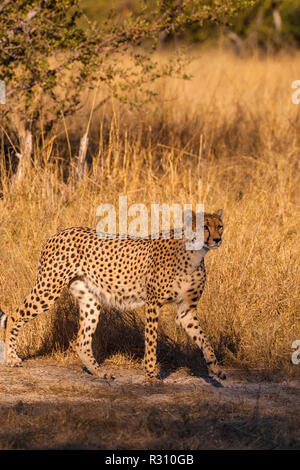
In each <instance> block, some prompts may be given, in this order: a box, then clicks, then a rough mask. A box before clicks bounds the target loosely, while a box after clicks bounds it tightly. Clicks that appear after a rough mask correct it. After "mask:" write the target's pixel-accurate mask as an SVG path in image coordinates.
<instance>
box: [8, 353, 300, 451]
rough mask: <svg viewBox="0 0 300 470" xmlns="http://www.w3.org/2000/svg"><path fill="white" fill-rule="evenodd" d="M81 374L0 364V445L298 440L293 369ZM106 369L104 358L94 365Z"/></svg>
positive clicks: (299, 380)
mask: <svg viewBox="0 0 300 470" xmlns="http://www.w3.org/2000/svg"><path fill="white" fill-rule="evenodd" d="M108 370H109V371H112V370H113V372H114V375H115V377H116V378H115V380H113V381H108V380H105V379H101V378H99V377H95V376H92V375H89V374H88V373H87V372H85V371H84V370H83V369H82V366H81V363H80V362H79V361H73V362H72V363H68V364H66V365H61V364H59V363H57V362H56V361H54V359H52V358H51V359H49V358H45V359H31V360H27V361H26V362H25V363H24V366H23V367H22V368H19V369H11V368H8V367H7V366H5V365H1V366H0V422H1V427H0V449H154V450H155V449H158V450H161V449H188V450H194V449H299V448H300V429H299V418H300V377H299V376H298V377H297V376H294V377H293V378H289V379H285V378H284V377H283V376H282V374H279V373H271V372H263V371H254V372H253V371H252V372H245V371H243V372H241V371H234V370H228V371H227V375H228V378H227V380H226V381H224V382H222V383H221V382H218V381H214V380H211V379H209V378H208V377H207V376H206V375H205V373H203V374H201V375H200V374H198V375H195V376H192V375H190V373H189V372H188V371H187V370H186V369H179V370H177V371H176V372H169V373H168V372H165V373H164V376H165V378H163V380H162V381H161V383H159V384H157V385H151V386H149V385H145V384H144V373H143V370H142V368H140V369H139V368H128V369H126V368H122V369H121V368H119V367H118V368H115V370H114V368H113V367H111V366H109V369H108V368H107V371H108ZM105 372H106V369H105V367H104V368H103V373H105Z"/></svg>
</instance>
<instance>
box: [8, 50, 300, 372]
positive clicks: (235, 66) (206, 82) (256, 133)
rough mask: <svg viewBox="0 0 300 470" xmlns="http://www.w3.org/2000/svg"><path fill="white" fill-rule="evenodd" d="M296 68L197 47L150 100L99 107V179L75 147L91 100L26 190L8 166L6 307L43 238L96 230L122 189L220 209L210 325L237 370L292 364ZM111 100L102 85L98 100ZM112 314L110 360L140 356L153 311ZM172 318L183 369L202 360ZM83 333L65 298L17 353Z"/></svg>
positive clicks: (289, 60)
mask: <svg viewBox="0 0 300 470" xmlns="http://www.w3.org/2000/svg"><path fill="white" fill-rule="evenodd" d="M299 63H300V56H299V54H295V55H294V56H288V55H282V56H277V57H276V58H264V59H263V60H262V59H260V58H258V57H255V56H253V57H249V58H244V59H240V58H237V57H234V56H232V55H230V54H228V53H225V52H222V51H216V50H214V51H205V52H201V55H200V54H199V52H198V53H195V59H194V60H193V61H192V63H191V64H190V71H191V73H192V74H193V79H192V80H191V81H180V80H175V79H170V78H169V79H168V80H167V81H164V82H161V83H159V84H157V85H156V86H157V87H158V88H159V91H160V94H159V96H158V97H157V99H155V100H154V101H153V102H152V103H151V104H150V105H147V106H145V107H143V109H141V110H139V109H137V110H132V109H128V108H126V107H125V106H123V105H120V104H118V103H116V102H115V101H113V100H109V101H107V102H106V103H105V104H104V105H103V106H102V107H100V108H99V109H98V110H97V111H95V112H94V114H93V118H92V122H91V128H90V147H89V162H90V168H89V173H88V174H87V176H86V177H85V179H84V180H83V181H82V182H81V183H80V184H79V185H78V184H77V185H76V182H75V180H74V178H73V174H74V171H73V169H74V164H75V161H76V160H75V154H76V151H77V150H76V145H78V137H79V136H80V135H82V134H83V133H84V132H85V127H86V125H87V122H88V119H89V116H90V111H91V103H92V101H93V100H92V98H91V99H87V100H86V105H85V107H84V109H83V111H80V112H79V113H78V115H77V116H75V117H73V118H72V119H71V120H70V121H67V122H66V123H64V124H65V125H64V126H63V127H62V129H61V130H60V133H59V132H58V131H57V135H54V136H53V138H52V140H51V141H50V143H48V144H47V143H46V144H45V145H44V146H41V145H35V147H34V148H35V150H34V166H33V168H32V171H31V174H30V175H28V176H27V177H26V178H25V180H24V181H23V183H21V184H20V185H19V186H18V187H15V188H13V189H12V188H11V187H10V185H9V179H8V176H7V173H6V171H4V169H3V168H2V171H1V182H2V198H1V200H0V205H1V212H0V217H1V225H0V227H1V245H0V255H1V261H2V265H1V271H0V276H1V277H0V279H1V283H0V286H1V287H0V298H1V307H2V308H3V309H4V310H5V311H7V312H12V311H13V309H14V308H15V307H16V306H17V305H18V304H19V303H20V302H21V300H23V298H24V296H25V295H27V293H28V291H29V290H30V288H31V287H32V285H33V282H34V279H35V276H36V268H37V263H38V259H39V255H40V251H41V248H42V245H43V243H44V241H45V240H46V239H47V238H48V237H49V236H51V235H52V234H54V233H55V232H57V231H58V230H60V229H62V228H65V227H69V226H76V225H84V226H85V225H86V226H95V224H96V208H97V207H98V205H99V204H101V203H103V202H110V203H114V204H116V206H117V205H118V196H119V195H125V194H126V195H127V196H128V204H131V203H135V202H140V203H145V204H146V205H147V206H148V207H150V204H151V203H157V202H160V203H163V202H165V203H169V204H172V203H175V202H177V203H182V204H183V203H194V204H196V203H204V204H205V208H206V210H207V211H208V212H210V211H213V210H215V209H218V208H223V209H224V211H225V224H226V230H225V233H224V242H223V245H222V247H221V248H220V249H219V250H217V251H214V252H212V253H209V254H208V255H207V258H206V265H207V270H208V282H207V285H206V288H205V292H204V294H203V297H202V299H201V301H200V303H199V307H198V316H199V319H200V322H201V324H202V326H203V329H204V330H205V332H206V334H207V336H208V337H209V338H210V340H211V342H212V345H213V347H214V348H215V350H216V351H217V355H218V357H219V358H220V360H222V361H223V363H224V364H225V366H227V367H230V366H233V367H251V368H268V369H274V368H288V367H289V365H290V362H291V361H290V357H291V352H292V350H291V344H292V341H293V340H295V339H299V338H300V310H299V307H300V302H299V298H300V296H299V286H300V283H299V278H300V277H299V254H300V253H299V246H300V245H299V240H298V234H299V188H300V172H299V159H298V155H299V149H300V138H299V132H298V129H299V124H300V114H299V107H297V106H296V105H293V104H292V102H291V93H292V91H293V90H292V89H291V83H292V81H293V80H295V79H296V78H297V70H298V68H299ZM103 98H105V95H104V94H103V92H102V91H101V92H99V93H98V95H97V96H96V104H97V102H100V101H101V100H102V99H103ZM76 139H77V140H76ZM109 315H110V316H109V320H107V319H106V320H105V319H104V320H103V324H102V327H99V328H98V332H97V343H96V344H97V346H96V349H97V351H98V350H99V349H101V347H100V345H102V350H101V354H100V353H99V354H100V356H101V357H102V355H104V356H107V355H108V356H109V355H112V358H113V357H114V355H115V357H118V358H119V357H120V354H121V355H122V354H123V355H125V356H126V357H129V358H130V356H131V355H132V356H131V357H135V358H138V359H139V360H140V359H141V357H142V354H143V312H142V311H141V312H138V314H137V319H136V320H133V318H134V317H133V316H132V314H128V315H126V316H125V317H124V319H123V320H122V319H120V316H119V315H118V313H115V315H114V314H112V313H110V314H109ZM173 317H174V311H173V309H172V308H171V307H170V308H164V309H163V312H162V315H161V318H160V327H161V349H160V351H161V354H160V358H161V361H162V362H164V361H167V362H168V361H169V363H170V362H172V360H173V359H174V358H175V356H176V361H177V359H178V355H177V353H178V351H179V352H180V353H181V354H182V356H181V359H180V358H179V359H178V361H179V362H178V361H177V362H178V364H180V361H181V363H182V364H183V363H184V361H185V359H184V358H185V357H190V356H193V357H194V359H195V360H196V357H198V355H197V354H196V353H195V354H196V355H194V350H193V347H191V346H190V345H188V344H187V339H186V338H185V336H184V334H183V333H181V332H178V331H177V330H176V328H175V326H174V322H173ZM76 328H77V307H76V306H75V304H74V303H72V301H71V300H70V299H69V297H68V296H64V298H63V299H62V300H61V301H60V303H59V304H58V305H57V306H56V307H55V309H54V310H53V311H52V312H51V314H49V313H48V314H46V315H43V316H41V317H40V318H37V319H35V320H34V321H33V322H30V323H29V324H27V325H26V327H25V328H24V330H23V333H22V335H21V339H20V346H19V349H20V353H21V354H23V355H28V354H37V353H45V352H49V351H51V350H53V348H55V349H56V350H59V351H60V350H65V349H67V348H68V347H69V343H70V344H71V346H72V345H73V339H74V335H75V334H76ZM71 350H72V347H71V348H69V350H68V351H69V352H70V351H71ZM175 353H176V354H175ZM67 354H68V352H67ZM70 354H71V353H70ZM177 362H176V363H177ZM170 365H171V364H170ZM294 367H295V366H294Z"/></svg>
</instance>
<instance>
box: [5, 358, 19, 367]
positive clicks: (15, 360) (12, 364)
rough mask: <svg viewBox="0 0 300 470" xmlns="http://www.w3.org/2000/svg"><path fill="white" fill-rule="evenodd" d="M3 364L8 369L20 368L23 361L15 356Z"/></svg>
mask: <svg viewBox="0 0 300 470" xmlns="http://www.w3.org/2000/svg"><path fill="white" fill-rule="evenodd" d="M5 364H6V365H7V366H9V367H22V366H23V361H22V359H21V358H20V357H18V356H16V357H11V358H7V360H6V363H5Z"/></svg>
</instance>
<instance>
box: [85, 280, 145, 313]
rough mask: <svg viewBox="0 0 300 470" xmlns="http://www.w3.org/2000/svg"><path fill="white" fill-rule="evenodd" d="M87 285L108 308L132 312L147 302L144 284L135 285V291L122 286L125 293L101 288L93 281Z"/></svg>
mask: <svg viewBox="0 0 300 470" xmlns="http://www.w3.org/2000/svg"><path fill="white" fill-rule="evenodd" d="M87 285H88V287H89V289H90V290H91V291H92V292H93V294H94V295H95V296H96V297H97V298H98V300H99V302H100V304H101V305H103V306H106V307H110V308H117V309H119V310H131V309H135V308H138V307H141V306H142V305H144V303H145V301H146V288H145V286H143V285H142V284H140V285H135V286H134V289H133V288H132V287H130V286H122V288H123V290H124V292H121V288H118V289H115V288H110V287H108V286H106V285H102V286H101V287H100V286H97V285H95V284H94V283H93V282H91V281H87ZM129 289H130V290H129Z"/></svg>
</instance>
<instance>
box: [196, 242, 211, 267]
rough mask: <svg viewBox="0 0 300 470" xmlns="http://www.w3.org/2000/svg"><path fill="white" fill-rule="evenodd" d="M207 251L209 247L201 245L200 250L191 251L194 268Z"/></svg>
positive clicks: (198, 264)
mask: <svg viewBox="0 0 300 470" xmlns="http://www.w3.org/2000/svg"><path fill="white" fill-rule="evenodd" d="M208 251H209V248H206V247H205V246H203V247H202V248H201V249H200V250H195V251H193V252H192V263H193V265H194V267H195V268H198V266H200V264H201V263H202V261H203V260H204V256H205V255H206V253H207V252H208Z"/></svg>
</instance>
